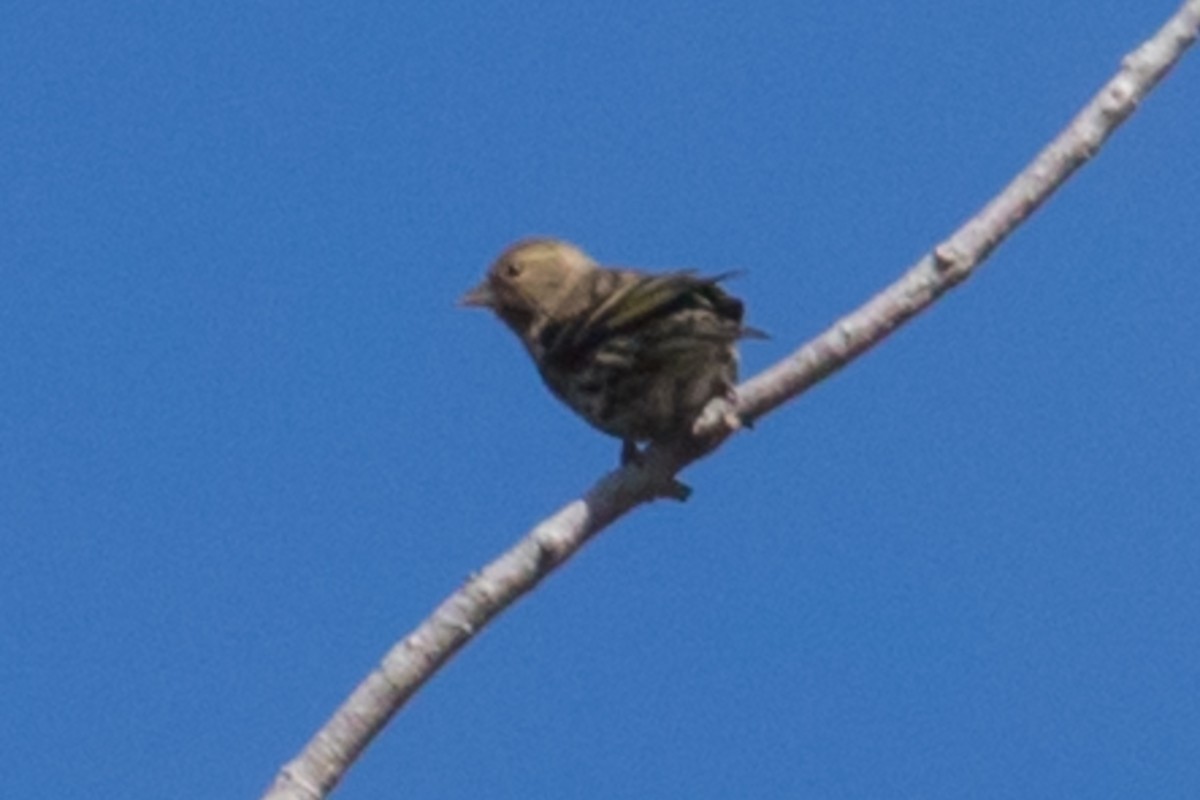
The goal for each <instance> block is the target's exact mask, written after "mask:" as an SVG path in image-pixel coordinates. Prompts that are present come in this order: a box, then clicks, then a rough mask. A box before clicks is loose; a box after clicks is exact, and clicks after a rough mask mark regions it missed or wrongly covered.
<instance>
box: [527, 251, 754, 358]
mask: <svg viewBox="0 0 1200 800" xmlns="http://www.w3.org/2000/svg"><path fill="white" fill-rule="evenodd" d="M731 274H733V273H724V274H721V275H715V276H713V277H708V278H705V277H699V276H697V275H696V274H695V273H693V272H691V271H679V272H668V273H663V274H658V275H648V274H642V273H635V272H626V273H621V275H622V278H623V280H622V281H621V282H619V283H618V284H617V285H616V286H615V287H614V288H613V290H612V291H611V292H610V293H609V294H608V295H607V296H605V297H603V298H601V299H600V300H599V302H596V303H594V304H592V305H590V306H589V307H588V308H586V309H585V310H584V311H582V312H581V313H579V314H576V315H575V316H574V317H572V318H570V319H568V320H564V321H563V322H562V323H561V324H558V325H555V326H551V327H550V328H548V329H547V330H546V332H545V338H544V339H543V344H544V345H545V346H546V354H547V357H549V358H551V359H552V360H556V361H558V362H559V363H569V362H571V361H573V360H574V359H575V358H576V357H579V356H581V355H583V354H584V353H586V352H588V351H589V350H591V349H593V348H595V347H597V346H598V345H600V344H601V343H602V342H604V341H605V340H607V339H608V338H609V337H611V336H615V335H618V334H622V333H627V332H629V331H631V330H634V329H636V328H637V327H639V326H641V325H644V324H646V323H648V322H650V321H652V320H655V319H659V318H662V317H664V316H666V315H668V314H672V313H674V312H676V311H681V310H684V309H706V310H709V311H712V312H713V313H714V314H716V315H717V316H719V317H723V318H725V319H727V320H729V321H730V322H732V323H734V324H735V325H737V326H739V330H740V326H741V320H742V313H743V312H742V302H741V301H740V300H738V299H737V298H735V297H730V296H729V295H728V294H726V293H725V291H724V290H723V289H721V287H719V286H718V285H717V283H718V282H719V281H721V280H723V279H725V278H727V277H729V276H730V275H731Z"/></svg>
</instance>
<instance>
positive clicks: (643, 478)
mask: <svg viewBox="0 0 1200 800" xmlns="http://www.w3.org/2000/svg"><path fill="white" fill-rule="evenodd" d="M1198 30H1200V0H1188V2H1185V3H1184V4H1183V6H1182V7H1181V8H1180V9H1179V11H1177V12H1176V14H1175V16H1174V17H1172V19H1171V20H1170V21H1169V22H1168V23H1167V24H1166V25H1165V26H1163V28H1162V29H1161V30H1159V31H1158V33H1156V34H1155V35H1154V37H1153V38H1151V39H1150V40H1149V41H1147V42H1146V43H1145V44H1143V45H1142V46H1141V47H1139V48H1138V49H1137V50H1135V51H1134V52H1133V53H1131V54H1129V55H1128V56H1126V58H1125V59H1124V60H1123V61H1122V63H1121V68H1120V70H1119V71H1118V72H1117V74H1116V75H1115V76H1114V77H1113V78H1112V80H1110V81H1109V82H1108V83H1107V84H1106V85H1105V86H1104V87H1103V88H1102V89H1101V90H1100V92H1099V93H1098V94H1097V95H1096V96H1095V97H1094V98H1092V100H1091V101H1090V102H1089V103H1088V104H1087V105H1086V106H1084V108H1083V110H1082V111H1080V112H1079V114H1078V115H1077V116H1076V117H1075V119H1074V120H1073V121H1072V122H1071V124H1070V125H1069V126H1068V127H1067V128H1066V130H1064V131H1063V132H1062V133H1061V134H1060V135H1059V136H1058V137H1057V138H1055V139H1054V141H1052V142H1051V143H1050V144H1049V145H1048V146H1047V147H1046V148H1045V149H1044V150H1043V151H1042V152H1041V153H1039V154H1038V156H1037V158H1035V159H1034V160H1033V162H1032V163H1031V164H1030V165H1029V166H1028V167H1026V168H1025V170H1024V171H1022V172H1021V173H1020V174H1019V175H1018V176H1017V177H1016V178H1015V179H1014V180H1013V181H1012V183H1010V184H1009V185H1008V186H1007V187H1006V188H1005V189H1004V191H1003V192H1001V193H1000V194H999V195H998V196H997V197H996V198H995V199H994V200H992V201H991V202H990V203H989V204H988V205H987V206H986V207H985V208H984V209H983V210H982V211H980V212H979V213H978V214H977V215H976V216H975V217H973V218H972V219H971V220H969V221H968V222H967V223H966V224H965V225H963V226H962V227H961V228H959V229H958V230H957V231H955V232H954V234H953V235H952V236H951V237H950V238H949V239H947V240H946V241H944V242H942V243H941V244H939V245H938V246H937V247H936V248H934V250H933V252H931V253H929V254H928V255H926V256H925V257H924V258H922V259H921V260H920V261H919V262H918V263H917V264H916V265H915V266H913V267H912V268H911V269H910V270H909V271H908V272H907V273H905V274H904V276H903V277H901V278H900V279H899V280H898V281H896V282H895V283H894V284H892V285H891V286H889V287H888V288H887V289H885V290H884V291H882V292H880V293H879V294H878V295H876V296H875V297H874V298H872V299H871V300H870V301H868V302H867V303H866V304H865V305H863V306H862V307H861V308H859V309H858V310H856V311H854V312H853V313H851V314H849V315H847V316H845V317H843V318H842V319H840V320H839V321H838V322H837V323H835V324H834V325H833V326H832V327H831V328H829V330H827V331H825V332H824V333H822V334H821V335H820V336H818V337H817V338H816V339H813V340H812V341H811V342H809V343H808V344H806V345H804V346H803V347H801V348H800V349H799V350H797V351H796V352H794V353H792V354H791V355H790V356H788V357H787V358H785V359H783V360H782V361H780V362H779V363H777V364H775V365H774V366H772V367H770V368H769V369H767V370H765V371H764V372H762V373H760V374H759V375H757V376H755V377H754V378H752V379H750V380H749V381H747V382H746V383H744V384H743V385H742V386H740V387H739V388H738V395H739V399H738V404H737V408H736V412H737V415H738V416H741V417H742V418H744V419H756V418H758V417H761V416H763V415H764V414H767V413H769V412H770V411H772V410H774V409H775V408H777V407H778V406H780V405H782V404H783V403H785V402H787V401H788V400H791V399H792V398H794V397H796V396H797V395H799V394H800V393H801V392H803V391H805V390H806V389H808V388H809V387H811V386H813V385H814V384H816V383H817V382H819V381H821V380H822V379H824V378H825V377H827V376H829V375H831V374H832V373H834V372H836V371H837V370H839V369H841V368H842V367H843V366H844V365H846V364H847V363H848V362H849V361H850V360H851V359H853V358H855V357H857V356H859V355H861V354H862V353H864V352H866V351H867V350H868V349H870V348H871V347H873V346H875V345H876V344H878V343H879V342H881V341H883V339H884V338H886V337H887V336H888V334H890V333H891V332H892V331H893V330H895V329H896V328H897V327H899V326H900V325H901V324H903V323H904V322H906V321H908V320H909V319H911V318H912V317H914V316H916V315H917V314H918V313H920V312H921V311H923V310H925V309H926V308H928V307H929V306H930V305H931V304H932V303H933V302H934V301H935V300H937V299H938V298H939V297H940V296H941V295H942V294H944V293H945V292H946V291H947V290H949V289H951V288H953V287H954V286H956V285H958V284H959V283H961V282H962V281H964V280H966V279H967V278H968V277H970V276H971V274H972V273H973V272H974V271H975V269H976V267H978V266H979V264H980V263H982V262H983V260H984V259H985V258H987V256H988V254H990V253H991V251H992V250H993V249H995V248H996V246H997V245H999V244H1000V243H1001V242H1002V241H1004V239H1005V238H1006V237H1007V236H1008V235H1009V234H1010V233H1012V232H1013V231H1014V230H1015V229H1016V228H1017V226H1019V225H1020V224H1021V222H1022V221H1024V220H1025V218H1026V217H1028V216H1029V215H1030V214H1031V213H1033V211H1034V210H1036V209H1037V207H1038V206H1039V205H1041V204H1042V203H1043V202H1044V201H1045V200H1046V199H1047V198H1049V197H1050V195H1051V194H1053V193H1054V191H1055V190H1056V189H1058V187H1059V186H1061V185H1062V184H1063V183H1064V182H1065V181H1066V180H1067V178H1069V177H1070V176H1071V174H1072V173H1073V172H1074V171H1075V170H1076V169H1078V168H1079V167H1080V166H1082V165H1083V164H1084V163H1085V162H1086V161H1087V160H1088V159H1090V158H1091V157H1092V156H1093V155H1095V154H1096V152H1097V151H1098V150H1099V149H1100V146H1101V145H1102V144H1103V143H1104V141H1105V140H1106V139H1107V138H1108V137H1109V136H1110V135H1111V134H1112V132H1113V131H1114V130H1116V128H1117V127H1118V126H1119V125H1120V124H1121V123H1122V122H1123V121H1124V120H1125V119H1126V118H1127V117H1129V115H1130V114H1132V113H1133V111H1134V110H1135V109H1136V108H1137V105H1138V103H1139V102H1140V101H1141V100H1142V98H1143V97H1145V96H1146V94H1147V93H1149V92H1150V90H1151V89H1153V88H1154V86H1155V85H1156V84H1157V83H1158V82H1159V81H1160V80H1161V79H1162V78H1163V76H1165V75H1166V74H1167V72H1168V71H1169V70H1170V69H1171V68H1172V67H1173V66H1174V65H1175V63H1176V62H1177V61H1178V60H1179V59H1180V57H1181V56H1182V55H1183V53H1184V51H1185V50H1186V49H1187V48H1188V46H1190V45H1191V44H1192V42H1193V41H1194V40H1195V39H1196V35H1197V31H1198ZM724 403H725V401H722V400H717V401H714V404H713V405H710V407H709V408H708V409H706V411H705V414H704V415H703V416H702V418H701V420H700V421H699V422H698V427H697V430H698V431H699V433H700V434H701V439H702V441H703V444H701V445H696V444H694V443H693V444H692V445H691V446H683V445H680V446H678V447H674V448H668V447H652V448H650V450H649V451H648V452H647V454H646V459H645V463H644V464H643V465H642V466H640V467H636V466H630V467H626V468H623V469H620V470H617V471H615V472H612V473H609V474H608V475H606V476H605V477H604V478H602V479H601V480H600V481H599V482H598V483H597V484H596V485H595V486H593V487H592V488H591V490H590V491H588V493H587V494H586V495H585V496H584V497H583V498H581V499H579V500H576V501H574V502H572V503H570V504H569V505H567V506H565V507H564V508H562V509H561V510H560V511H558V513H556V514H554V515H553V516H551V517H549V518H548V519H546V520H545V521H543V522H542V523H541V524H539V525H538V526H537V527H535V528H534V529H533V530H532V531H530V532H529V533H528V534H527V535H526V536H525V537H524V538H522V539H521V540H520V541H519V542H518V543H517V544H516V545H515V546H514V547H513V548H512V549H511V550H509V551H508V552H507V553H505V554H503V555H502V556H500V557H499V558H497V559H496V560H495V561H493V562H492V563H491V564H489V565H488V566H487V567H485V568H484V569H483V571H482V572H479V573H477V574H476V575H473V576H472V577H471V578H470V579H469V580H468V581H467V582H466V583H465V584H464V585H463V586H462V587H461V588H460V589H458V590H457V591H456V592H454V593H453V594H452V595H450V596H449V597H448V598H446V600H445V601H444V602H443V603H442V604H441V605H440V606H438V608H437V609H436V610H435V611H434V612H433V614H432V615H431V616H430V617H429V618H428V619H426V620H425V621H424V622H422V623H421V624H420V625H419V626H418V627H417V628H416V630H414V631H413V632H412V633H410V634H409V635H408V636H407V637H405V638H404V639H403V640H402V641H401V642H400V643H399V644H397V645H396V646H395V647H393V648H392V650H391V651H390V652H389V653H388V654H387V656H386V657H385V658H384V659H383V661H382V663H381V664H380V665H379V667H378V668H377V669H375V670H374V671H373V672H372V673H371V674H370V675H369V676H368V677H367V678H366V680H364V681H363V682H362V683H361V684H360V685H359V686H358V688H356V689H355V690H354V692H353V693H352V694H351V695H350V697H349V699H347V700H346V702H345V703H344V704H343V705H342V707H341V708H339V709H338V710H337V712H336V713H335V714H334V716H333V717H332V719H330V720H329V722H328V723H327V724H326V725H325V727H324V728H322V729H321V730H320V731H319V732H318V733H317V735H316V736H315V737H314V738H313V739H312V740H311V741H310V742H309V743H308V745H307V746H306V747H305V748H304V750H303V751H302V752H301V753H300V755H299V756H298V757H297V758H296V759H295V760H293V761H292V762H291V763H289V764H287V765H286V766H285V767H284V768H283V769H282V770H281V771H280V773H279V775H278V776H277V777H276V779H275V782H274V784H273V785H272V786H271V787H270V788H269V789H268V791H267V793H266V794H265V795H264V797H267V798H273V799H274V800H282V798H300V799H303V800H316V798H323V797H325V796H326V795H327V794H328V793H329V792H330V791H331V790H332V789H333V787H334V786H335V785H336V784H337V783H338V781H339V780H341V778H342V776H343V774H344V773H345V771H346V770H347V769H348V768H349V765H350V764H351V763H353V761H354V760H355V758H357V756H358V755H359V753H361V752H362V750H363V749H364V748H365V747H366V746H367V744H368V743H369V742H370V740H371V738H372V737H373V736H374V735H375V734H376V733H377V732H378V731H379V730H380V729H381V728H382V727H383V726H384V725H385V724H387V721H388V720H389V719H391V717H392V715H394V714H395V713H396V712H397V711H398V710H399V709H400V708H401V706H403V705H404V703H405V702H406V701H407V700H408V699H409V698H410V697H411V696H412V695H413V694H414V693H415V692H416V691H417V690H418V689H420V688H421V686H422V685H424V683H425V682H426V681H427V680H429V679H430V678H431V677H432V676H433V675H434V673H435V672H437V670H438V668H439V667H441V665H442V664H444V663H445V662H446V661H447V660H449V659H450V657H451V656H453V655H454V654H455V653H456V652H457V651H458V650H459V648H461V647H462V646H463V645H465V644H466V643H467V642H468V641H470V640H471V638H472V637H473V636H474V635H475V634H476V633H477V632H478V631H479V630H480V629H482V628H483V626H485V625H487V624H488V623H489V622H490V621H491V620H492V619H493V618H494V617H496V616H497V615H498V614H500V613H501V612H502V611H504V610H505V609H506V608H508V607H509V606H510V605H512V604H513V603H514V602H515V601H516V600H517V599H518V598H520V597H521V596H522V595H524V594H525V593H526V592H528V591H529V590H531V589H532V588H533V587H535V586H536V585H537V584H538V583H539V582H540V581H541V580H542V578H544V577H546V576H547V575H549V574H550V572H552V571H553V570H554V569H555V568H556V567H558V566H559V565H560V564H562V563H563V562H564V561H566V560H567V559H568V558H570V557H571V556H573V555H575V553H577V552H579V550H580V549H581V548H582V547H583V545H585V544H586V543H587V542H588V540H589V539H591V537H592V536H594V535H595V534H596V533H598V532H599V531H601V530H603V529H604V528H606V527H607V526H608V525H610V524H611V523H612V522H614V521H615V520H616V519H618V518H619V517H621V516H623V515H624V514H626V513H627V512H629V511H630V510H632V509H633V508H635V507H636V506H638V505H640V504H642V503H646V502H649V501H651V500H654V499H655V498H657V497H669V496H675V495H676V489H675V488H674V487H675V484H674V482H673V480H674V475H675V474H676V473H677V472H678V471H679V470H680V469H682V468H683V467H685V466H686V465H687V464H689V463H691V462H692V461H695V460H696V459H698V458H701V457H703V456H704V455H706V454H707V453H709V452H711V451H712V450H714V449H715V448H717V447H718V446H720V444H721V443H722V442H723V441H724V440H725V439H726V438H727V437H728V436H729V435H730V434H731V433H732V432H733V431H732V430H731V426H730V424H729V423H730V420H731V419H735V418H736V417H734V416H733V415H731V414H730V413H729V411H730V409H729V408H728V406H727V405H724V406H722V404H724Z"/></svg>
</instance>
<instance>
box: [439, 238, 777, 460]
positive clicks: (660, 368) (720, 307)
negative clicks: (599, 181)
mask: <svg viewBox="0 0 1200 800" xmlns="http://www.w3.org/2000/svg"><path fill="white" fill-rule="evenodd" d="M726 277H728V275H727V274H726V275H718V276H715V277H711V278H706V277H700V276H698V275H696V274H695V273H694V272H692V271H679V272H667V273H661V274H651V273H646V272H640V271H637V270H632V269H608V268H605V267H601V266H599V265H598V264H596V262H594V261H592V259H591V258H589V257H588V256H587V254H585V253H584V252H583V251H582V250H580V249H579V248H577V247H575V246H574V245H571V244H569V243H567V242H563V241H559V240H556V239H525V240H522V241H519V242H517V243H516V244H514V245H512V246H511V247H509V248H508V249H507V250H505V251H504V252H503V253H501V254H500V257H499V258H497V259H496V261H495V263H493V264H492V266H491V268H490V269H489V270H488V273H487V277H485V278H484V279H483V282H482V283H480V284H479V285H478V286H476V287H475V288H474V289H472V290H471V291H469V292H467V293H466V294H465V295H464V296H463V297H462V299H461V301H460V304H461V305H465V306H480V307H483V308H489V309H491V310H492V311H493V312H494V313H495V314H496V315H497V316H498V317H499V318H500V319H501V320H503V321H504V323H505V324H506V325H508V327H509V328H511V329H512V331H513V332H514V333H515V334H516V335H517V336H518V337H519V338H520V339H521V342H522V344H524V345H525V349H526V350H528V351H529V355H530V356H532V357H533V360H534V362H535V363H536V364H537V368H538V372H540V373H541V376H542V378H543V380H545V382H546V385H547V386H549V387H550V390H551V391H552V392H554V394H555V395H556V396H557V397H558V398H559V399H560V400H562V401H563V402H564V403H566V404H567V405H568V406H570V407H571V409H572V410H574V411H575V412H576V413H577V414H579V415H580V416H581V417H583V418H584V419H585V420H587V421H588V422H589V423H591V424H592V425H594V426H595V427H597V428H599V429H600V430H602V431H604V432H605V433H607V434H610V435H612V436H616V437H617V438H619V439H621V440H622V449H621V461H622V463H627V462H628V461H630V460H635V459H636V458H637V454H638V450H637V445H636V443H637V442H645V441H652V442H659V441H669V440H673V439H678V438H680V437H687V436H688V435H690V433H691V428H692V424H693V422H694V421H695V419H696V417H697V416H698V415H699V413H700V411H701V410H702V409H703V408H704V406H705V405H706V404H707V403H708V401H709V400H711V399H713V398H714V397H727V398H730V399H732V397H733V391H734V390H733V387H734V385H735V384H736V382H737V350H736V348H735V343H736V342H737V340H738V339H740V338H743V337H746V336H761V335H762V334H760V333H758V332H757V331H755V330H753V329H752V328H747V327H744V326H743V325H742V303H741V301H740V300H738V299H737V298H734V297H731V296H730V295H728V294H727V293H726V292H725V291H724V290H723V289H722V288H721V287H720V286H718V285H717V284H718V282H719V281H721V280H722V279H723V278H726Z"/></svg>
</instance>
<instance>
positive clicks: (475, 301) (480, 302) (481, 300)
mask: <svg viewBox="0 0 1200 800" xmlns="http://www.w3.org/2000/svg"><path fill="white" fill-rule="evenodd" d="M458 304H459V305H460V306H462V307H465V308H492V307H494V306H495V305H496V293H495V292H493V291H492V285H491V284H490V283H488V282H487V280H484V281H483V283H481V284H479V285H478V286H476V287H475V288H474V289H472V290H471V291H469V292H467V293H466V294H464V295H463V296H462V297H460V298H458Z"/></svg>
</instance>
